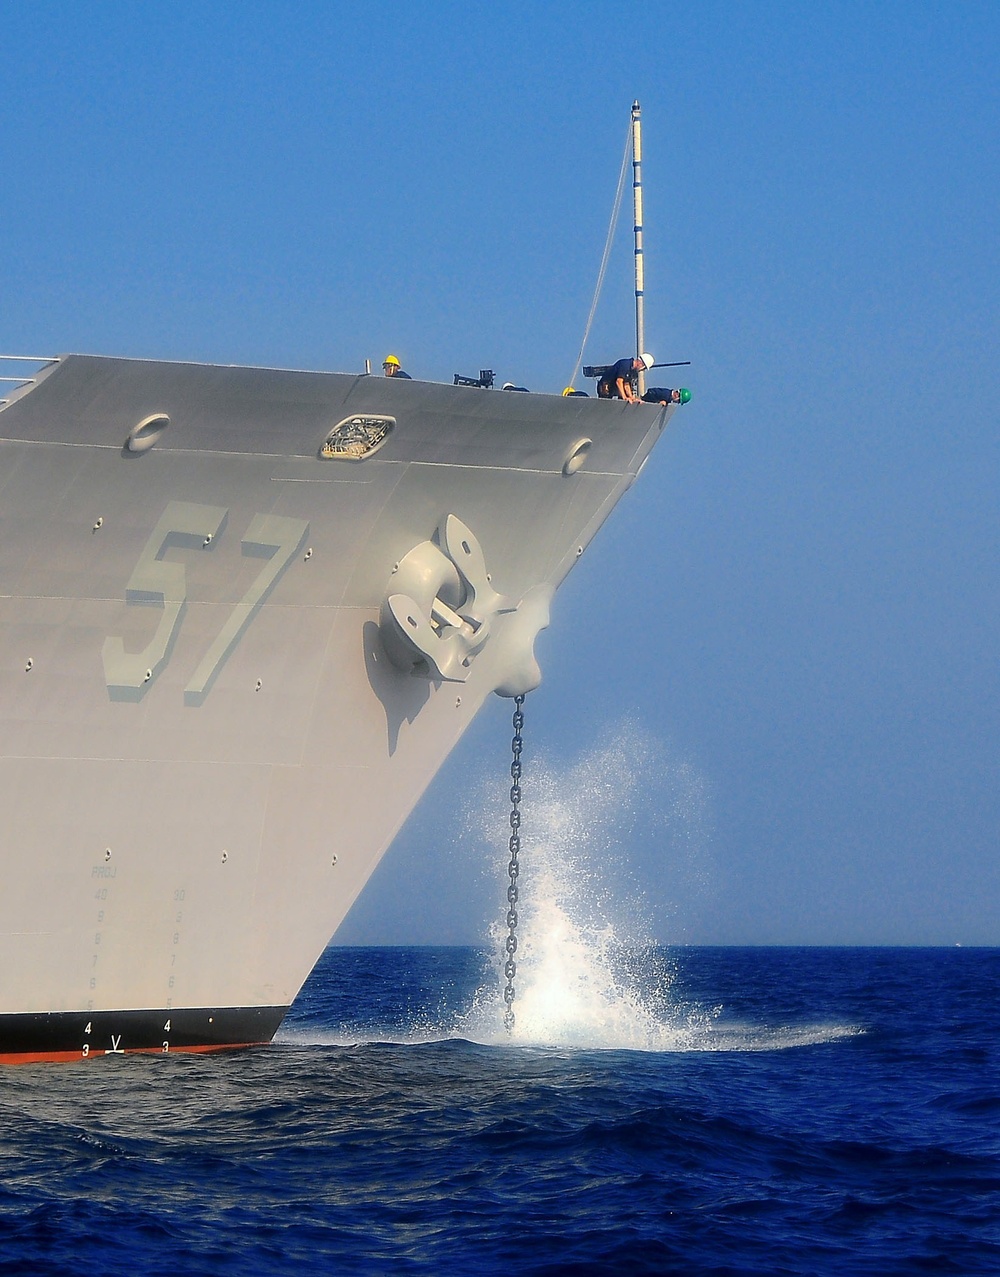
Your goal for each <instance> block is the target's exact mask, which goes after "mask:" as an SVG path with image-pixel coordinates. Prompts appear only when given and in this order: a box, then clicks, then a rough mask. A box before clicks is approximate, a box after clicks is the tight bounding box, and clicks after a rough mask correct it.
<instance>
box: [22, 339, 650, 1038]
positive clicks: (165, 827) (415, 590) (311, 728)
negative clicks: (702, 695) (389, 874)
mask: <svg viewBox="0 0 1000 1277" xmlns="http://www.w3.org/2000/svg"><path fill="white" fill-rule="evenodd" d="M668 415H669V412H667V413H664V412H662V411H661V410H659V409H657V408H653V407H647V406H640V407H632V406H629V405H625V404H619V403H617V402H614V403H609V402H604V401H600V402H599V401H597V400H590V399H579V398H577V399H573V398H558V397H554V396H541V395H524V394H512V393H503V392H499V391H483V390H475V389H464V388H455V387H448V386H438V385H430V384H423V383H418V382H406V383H396V382H394V381H393V380H392V379H383V378H368V377H355V376H346V375H337V374H321V373H299V372H283V371H275V370H263V369H246V368H223V367H212V366H201V365H184V364H169V363H154V362H145V361H132V360H116V359H102V358H94V357H89V356H68V357H66V358H64V359H62V360H60V361H59V362H58V363H55V364H53V365H51V366H50V367H49V368H48V369H46V370H45V371H44V373H43V374H42V375H41V376H40V377H39V378H38V380H37V382H36V384H35V385H33V386H31V387H30V388H29V389H28V390H27V392H26V393H22V394H21V395H19V396H15V397H13V399H12V400H11V402H10V403H9V404H8V406H7V407H6V408H4V409H3V411H2V412H0V717H2V722H0V800H2V804H3V822H2V826H0V829H2V832H0V840H2V843H0V845H2V854H3V862H4V867H5V890H4V892H3V893H2V895H0V1058H8V1059H12V1058H21V1059H24V1058H60V1057H62V1058H79V1057H80V1056H81V1055H90V1054H100V1053H104V1052H106V1051H109V1050H113V1051H124V1050H136V1049H143V1050H177V1049H211V1048H214V1047H218V1046H226V1045H233V1044H237V1043H246V1042H257V1041H266V1040H269V1038H270V1037H271V1035H272V1034H273V1032H274V1030H275V1029H276V1027H277V1025H278V1024H279V1023H280V1019H281V1016H282V1015H283V1013H284V1011H285V1009H287V1007H288V1006H289V1004H290V1003H291V1002H292V1000H293V998H294V997H295V995H296V993H297V992H298V990H299V988H300V987H301V985H302V983H303V981H304V980H305V978H306V976H307V975H308V974H309V972H310V970H311V969H312V967H313V965H314V963H315V961H316V959H317V958H318V956H319V955H320V953H321V952H322V950H323V948H324V947H325V945H326V944H327V943H328V941H329V939H330V937H331V935H332V934H333V933H334V932H335V931H336V929H337V927H338V925H339V924H340V922H341V921H342V919H343V917H344V915H345V914H346V913H347V911H348V909H349V908H350V906H351V904H352V903H353V902H354V900H355V899H356V897H357V895H358V894H359V892H360V891H361V890H362V888H363V887H364V885H365V882H366V881H367V879H368V877H369V876H370V874H371V873H372V870H373V869H374V868H375V866H376V864H377V863H378V860H379V858H380V857H381V856H382V854H383V853H384V851H385V849H386V848H387V847H388V845H389V843H390V842H391V840H392V838H393V836H394V835H395V833H396V832H397V830H398V829H399V827H400V826H401V824H402V823H403V821H404V820H405V819H406V816H407V815H408V813H409V812H410V811H411V810H412V808H413V806H414V804H415V803H416V802H417V800H418V799H419V797H420V795H421V794H422V793H423V791H424V790H425V788H426V787H427V785H428V784H429V782H430V781H431V779H432V778H433V776H434V774H435V772H436V771H437V770H438V768H439V767H440V765H441V763H442V762H443V760H444V758H445V757H446V756H447V754H448V752H449V750H450V749H451V748H452V746H453V745H454V744H455V742H456V741H457V740H458V738H459V737H460V736H461V734H462V732H463V731H464V729H465V728H466V727H467V725H468V724H469V722H470V721H471V719H472V717H473V715H474V714H475V713H476V711H477V709H478V708H479V706H480V705H481V704H482V703H483V701H484V699H485V698H486V697H487V696H488V695H489V694H490V692H492V691H495V690H500V691H501V692H502V693H505V694H512V693H514V692H516V691H518V690H524V689H526V688H530V686H532V684H533V682H534V681H537V671H535V670H534V666H533V659H532V653H531V644H532V641H533V638H534V635H535V633H536V632H537V630H538V628H539V626H540V625H543V624H544V623H545V620H546V617H547V604H548V600H549V598H550V596H551V594H552V592H553V591H554V589H555V588H556V587H557V586H558V584H559V583H560V581H561V580H562V579H563V578H564V577H565V575H566V573H567V572H568V571H569V569H570V567H571V566H572V565H573V563H575V562H576V560H577V558H578V557H579V555H580V554H582V552H583V550H584V549H585V548H586V546H587V544H588V542H589V541H590V539H591V538H592V537H593V535H594V533H595V532H596V531H597V529H598V528H599V526H600V525H601V523H602V522H603V520H604V519H605V518H606V517H607V515H608V513H609V512H610V511H611V509H612V508H613V507H614V505H615V503H616V502H617V500H618V499H619V497H620V496H621V495H622V493H623V492H624V491H625V489H626V488H627V487H628V485H629V484H630V483H631V482H632V480H633V478H634V476H635V475H636V473H637V472H638V469H639V467H640V466H641V464H642V462H643V460H644V458H645V456H646V455H647V453H648V451H649V449H650V448H651V447H652V445H653V443H654V442H655V440H656V438H658V437H659V434H660V433H661V431H662V428H663V425H664V424H665V421H666V419H667V416H668ZM338 427H340V429H339V431H338V429H337V428H338ZM331 436H332V438H331ZM324 452H325V453H326V454H327V455H323V454H324ZM366 454H367V455H366ZM484 573H487V574H488V584H487V583H486V580H485V577H484ZM164 1026H166V1027H164Z"/></svg>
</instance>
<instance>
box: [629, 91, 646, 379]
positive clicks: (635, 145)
mask: <svg viewBox="0 0 1000 1277" xmlns="http://www.w3.org/2000/svg"><path fill="white" fill-rule="evenodd" d="M641 117H642V110H641V108H640V106H639V103H638V102H633V103H632V211H633V225H634V229H635V357H636V359H639V358H641V356H642V352H643V351H644V350H645V349H646V317H645V314H644V311H643V274H642V124H641ZM645 393H646V369H645V368H640V369H639V395H640V397H641V396H642V395H644V394H645Z"/></svg>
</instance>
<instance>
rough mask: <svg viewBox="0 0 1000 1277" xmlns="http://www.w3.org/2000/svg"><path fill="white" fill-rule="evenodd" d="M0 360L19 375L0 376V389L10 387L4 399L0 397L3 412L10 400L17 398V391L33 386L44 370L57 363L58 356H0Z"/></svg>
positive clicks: (0, 410)
mask: <svg viewBox="0 0 1000 1277" xmlns="http://www.w3.org/2000/svg"><path fill="white" fill-rule="evenodd" d="M0 360H3V361H4V363H5V364H6V365H7V366H9V367H11V368H12V370H13V372H14V373H15V374H20V375H14V376H8V375H6V374H5V375H2V376H0V389H2V388H5V387H7V386H9V387H10V393H9V394H8V395H7V396H6V398H4V397H2V396H0V412H3V410H4V408H6V407H7V405H8V404H9V403H11V402H12V400H14V399H16V398H18V392H19V391H21V390H23V389H24V388H25V387H26V386H31V385H34V383H35V382H36V381H37V380H38V375H39V373H40V372H42V370H43V369H44V368H46V367H48V365H49V364H55V363H58V362H59V359H58V356H55V355H0ZM19 365H22V366H23V367H19Z"/></svg>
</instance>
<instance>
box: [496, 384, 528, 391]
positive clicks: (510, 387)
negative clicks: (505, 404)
mask: <svg viewBox="0 0 1000 1277" xmlns="http://www.w3.org/2000/svg"><path fill="white" fill-rule="evenodd" d="M500 389H501V390H523V391H524V393H525V394H528V387H527V386H515V385H514V383H513V382H512V381H505V382H504V383H503V385H502V386H501V387H500Z"/></svg>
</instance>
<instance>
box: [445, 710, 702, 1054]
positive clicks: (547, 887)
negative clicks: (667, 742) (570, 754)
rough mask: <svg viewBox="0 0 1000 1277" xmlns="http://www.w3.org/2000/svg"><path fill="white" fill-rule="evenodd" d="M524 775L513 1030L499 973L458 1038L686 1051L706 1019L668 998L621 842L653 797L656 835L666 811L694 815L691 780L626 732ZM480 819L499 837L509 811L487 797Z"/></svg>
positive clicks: (665, 968)
mask: <svg viewBox="0 0 1000 1277" xmlns="http://www.w3.org/2000/svg"><path fill="white" fill-rule="evenodd" d="M525 777H526V778H525V781H524V783H523V789H524V824H523V825H522V828H521V856H520V864H521V875H520V878H519V890H520V902H519V905H518V915H519V916H518V928H517V937H518V948H517V953H516V961H517V978H516V997H515V1003H514V1015H515V1022H514V1029H513V1032H512V1034H511V1035H510V1036H509V1037H508V1035H507V1033H506V1031H505V1030H504V1028H503V1012H504V1003H503V998H502V993H501V987H500V986H501V985H502V984H503V983H505V980H504V979H503V977H502V973H501V972H500V971H499V970H498V978H497V983H496V985H494V986H490V987H489V988H484V989H482V990H480V993H479V995H478V997H477V1000H476V1005H475V1006H474V1008H473V1009H472V1011H471V1012H470V1014H469V1016H468V1017H467V1018H466V1021H465V1023H464V1025H463V1026H462V1027H463V1029H464V1031H465V1033H466V1034H467V1035H468V1036H470V1037H473V1038H475V1039H476V1040H479V1041H513V1042H516V1043H520V1044H534V1045H546V1046H574V1047H591V1048H594V1047H597V1048H611V1049H630V1050H647V1051H676V1050H689V1049H691V1048H692V1046H693V1045H694V1042H695V1039H696V1038H697V1037H699V1036H700V1035H702V1034H703V1033H704V1031H705V1028H706V1026H707V1024H708V1023H709V1022H710V1020H711V1015H710V1014H706V1013H705V1012H703V1011H701V1010H700V1009H698V1008H692V1007H689V1006H684V1005H682V1004H681V1003H679V1002H676V1001H674V1000H673V998H672V993H671V986H672V984H673V979H674V973H673V969H672V966H671V964H670V962H669V961H668V959H667V958H666V956H665V954H664V952H663V950H657V949H655V947H654V946H653V945H652V943H651V941H650V939H649V937H648V924H647V923H646V921H645V918H644V908H643V905H642V899H641V896H640V893H639V892H638V890H637V888H636V886H635V883H634V875H633V874H632V872H631V870H630V867H629V865H628V857H627V855H626V852H625V842H626V841H627V840H628V838H629V836H630V835H631V834H632V833H633V832H634V830H635V826H636V824H637V821H638V819H639V817H640V816H641V817H642V818H643V819H644V820H646V821H647V822H648V818H649V815H650V810H651V804H650V801H649V800H650V799H651V798H652V799H654V801H655V799H657V798H659V799H660V800H662V799H663V798H664V795H665V794H666V796H667V798H668V799H669V803H666V804H665V803H663V802H662V801H661V802H660V803H659V804H656V806H657V810H656V811H655V813H654V814H655V816H656V817H657V823H659V824H660V825H661V826H663V827H664V828H661V829H660V831H659V832H660V834H661V836H662V834H663V833H665V832H666V830H665V826H666V824H667V823H668V822H669V819H670V814H671V813H672V814H673V817H674V821H675V823H676V824H677V825H678V826H679V825H680V824H681V823H682V822H681V820H680V818H679V816H678V813H679V812H680V811H681V810H682V809H683V808H685V807H686V808H687V810H689V811H697V812H698V814H699V815H700V807H701V797H702V796H701V794H700V793H698V792H695V791H697V789H698V786H697V784H696V779H695V777H694V775H693V773H692V772H691V771H690V769H688V768H686V767H685V766H684V765H683V764H682V765H677V764H673V765H671V762H670V760H669V758H668V757H667V754H666V751H665V749H664V748H663V747H662V746H661V745H659V743H658V742H656V741H654V740H652V738H650V737H649V736H648V735H647V734H645V733H643V732H641V731H639V730H637V729H635V728H631V727H624V728H620V729H619V730H618V731H617V732H616V733H615V734H614V735H613V737H612V738H611V739H610V741H609V743H608V745H606V746H605V747H604V748H602V749H596V750H591V751H590V752H588V753H587V754H586V755H585V756H584V757H583V758H581V760H580V761H579V762H577V763H576V764H575V765H573V766H572V767H570V768H568V769H565V770H562V771H556V770H554V769H552V768H551V767H549V766H548V765H547V764H546V763H544V762H539V761H538V760H534V761H532V762H531V763H530V765H529V766H528V767H527V768H526V772H525ZM640 798H641V801H640ZM477 814H478V820H479V821H480V822H481V823H482V824H485V827H486V829H487V830H489V831H490V832H491V833H494V834H495V832H496V831H497V830H501V831H502V830H503V828H504V816H505V808H504V806H503V804H502V802H501V801H498V800H497V798H496V797H495V796H494V797H493V798H492V799H491V800H489V801H486V802H485V803H482V804H480V805H478V813H477ZM672 832H675V833H676V832H678V830H677V829H675V830H674V831H672ZM681 832H687V831H681ZM490 862H491V867H492V870H493V872H494V873H496V867H497V865H498V864H499V863H503V858H502V856H501V854H500V851H499V850H498V849H497V847H496V846H494V848H493V849H492V850H491V852H490ZM504 886H505V887H506V882H505V883H504ZM505 911H506V910H505V906H504V909H503V910H502V911H501V912H502V913H505ZM505 936H506V925H505V924H502V923H498V924H497V925H495V926H494V928H493V931H492V934H491V937H490V944H491V945H492V947H493V949H494V951H495V952H497V954H498V955H499V954H500V952H501V950H502V946H503V940H504V938H505ZM498 963H499V957H498Z"/></svg>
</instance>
